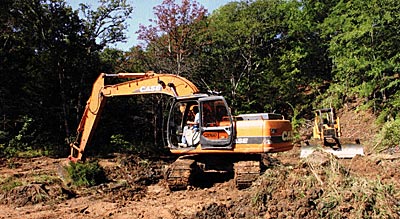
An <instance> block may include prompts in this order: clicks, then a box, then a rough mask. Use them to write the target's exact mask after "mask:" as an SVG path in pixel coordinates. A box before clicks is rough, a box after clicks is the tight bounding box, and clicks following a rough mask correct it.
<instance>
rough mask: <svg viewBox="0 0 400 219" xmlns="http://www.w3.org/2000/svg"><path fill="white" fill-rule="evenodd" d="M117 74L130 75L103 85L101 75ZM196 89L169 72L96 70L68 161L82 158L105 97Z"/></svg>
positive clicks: (184, 92) (182, 92) (183, 93)
mask: <svg viewBox="0 0 400 219" xmlns="http://www.w3.org/2000/svg"><path fill="white" fill-rule="evenodd" d="M107 77H117V78H127V79H132V80H129V81H125V82H122V83H118V84H114V85H105V78H107ZM198 92H199V89H198V88H197V87H196V86H195V85H194V84H193V83H192V82H190V81H189V80H187V79H185V78H183V77H180V76H178V75H173V74H156V73H154V72H147V73H119V74H104V73H102V74H100V76H99V77H98V78H97V80H96V81H95V82H94V84H93V88H92V92H91V95H90V97H89V100H88V101H87V103H86V107H85V110H84V113H83V116H82V119H81V121H80V123H79V126H78V129H77V138H76V140H75V142H73V143H71V144H70V147H71V154H70V155H69V157H68V158H69V159H70V160H71V161H78V160H81V159H82V155H83V152H84V150H85V147H86V145H87V144H88V142H89V141H90V139H91V137H92V136H93V133H94V129H95V127H96V125H97V122H98V120H99V118H100V114H101V110H102V109H103V106H104V104H105V100H106V98H107V97H113V96H128V95H129V96H130V95H137V94H166V95H170V96H174V97H177V96H189V95H193V94H196V93H198Z"/></svg>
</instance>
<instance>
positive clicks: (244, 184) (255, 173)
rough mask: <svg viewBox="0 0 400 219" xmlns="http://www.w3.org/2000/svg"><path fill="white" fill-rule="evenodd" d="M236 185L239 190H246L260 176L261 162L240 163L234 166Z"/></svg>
mask: <svg viewBox="0 0 400 219" xmlns="http://www.w3.org/2000/svg"><path fill="white" fill-rule="evenodd" d="M234 170H235V176H234V180H235V185H236V187H237V188H238V189H245V188H248V187H250V186H251V184H252V183H253V182H254V181H255V180H256V179H257V178H258V177H259V176H260V172H261V168H260V161H239V162H237V163H235V164H234Z"/></svg>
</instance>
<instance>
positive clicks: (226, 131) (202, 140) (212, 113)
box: [167, 95, 234, 149]
mask: <svg viewBox="0 0 400 219" xmlns="http://www.w3.org/2000/svg"><path fill="white" fill-rule="evenodd" d="M174 99H175V100H174V103H173V104H172V107H171V110H170V113H169V117H168V125H167V140H168V141H167V143H168V147H169V148H171V149H178V148H181V147H185V148H186V147H187V148H196V147H197V146H199V145H201V149H231V148H232V142H233V133H234V129H233V118H232V115H231V114H230V110H229V108H228V106H227V103H226V101H225V99H224V98H223V97H222V96H211V97H209V96H207V95H193V96H190V97H176V98H174ZM194 107H198V109H199V114H200V122H199V125H198V127H196V129H193V128H192V127H188V125H187V123H188V121H194V117H195V113H194V112H193V108H194ZM182 138H185V139H186V142H185V144H183V143H182Z"/></svg>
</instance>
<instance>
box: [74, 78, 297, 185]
mask: <svg viewBox="0 0 400 219" xmlns="http://www.w3.org/2000/svg"><path fill="white" fill-rule="evenodd" d="M108 77H117V78H127V79H129V80H127V81H125V82H122V83H118V84H113V85H105V78H108ZM141 94H166V95H170V96H172V97H173V98H171V99H172V103H171V108H170V111H169V116H168V120H167V121H168V123H167V127H166V131H167V134H166V138H167V139H166V141H165V142H167V147H168V148H169V150H170V152H171V153H172V154H175V155H179V158H178V159H177V160H176V161H175V162H174V163H172V164H171V165H170V166H169V168H168V170H167V172H166V174H165V175H166V181H167V183H168V187H169V188H170V189H171V190H178V189H185V188H186V187H187V186H189V185H195V184H196V179H198V177H197V176H199V174H201V173H207V172H223V173H233V175H234V180H235V184H236V186H237V187H238V188H247V187H248V186H250V185H251V184H252V182H253V181H254V180H255V179H256V178H257V177H258V176H259V175H260V171H261V159H262V158H261V155H262V154H265V153H275V152H283V151H288V150H291V149H292V148H293V143H292V140H293V133H292V125H291V123H290V121H289V120H286V119H284V117H283V116H282V115H280V114H277V113H254V114H241V115H237V116H232V115H231V111H230V108H229V107H228V105H227V102H226V100H225V98H224V97H222V96H215V95H211V94H206V93H200V92H199V89H198V88H197V87H196V86H195V85H194V84H193V83H192V82H190V81H189V80H187V79H186V78H183V77H180V76H178V75H173V74H156V73H154V72H147V73H119V74H105V73H102V74H100V76H99V77H98V78H97V80H96V81H95V83H94V84H93V89H92V93H91V96H90V98H89V100H88V101H87V105H86V108H85V111H84V113H83V116H82V119H81V122H80V124H79V126H78V129H77V138H76V140H75V142H73V143H71V145H70V147H71V154H70V155H69V159H70V160H71V161H74V162H76V161H79V160H82V156H83V153H84V151H85V147H86V146H87V145H88V144H89V142H90V139H91V137H92V136H93V133H94V130H95V127H96V124H97V122H98V120H99V118H100V114H101V110H102V109H103V107H104V104H105V100H106V98H107V97H115V96H129V95H141ZM195 106H196V108H197V109H198V113H199V121H198V124H197V127H196V128H195V129H193V128H192V127H189V126H188V125H187V124H188V121H193V119H194V115H193V113H192V109H193V108H194V107H195ZM187 130H190V131H187ZM183 138H186V141H185V143H182V139H183Z"/></svg>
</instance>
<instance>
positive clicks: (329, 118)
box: [313, 108, 341, 140]
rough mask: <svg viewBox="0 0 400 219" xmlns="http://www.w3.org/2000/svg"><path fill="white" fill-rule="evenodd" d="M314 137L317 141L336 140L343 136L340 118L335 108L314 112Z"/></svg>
mask: <svg viewBox="0 0 400 219" xmlns="http://www.w3.org/2000/svg"><path fill="white" fill-rule="evenodd" d="M314 113H315V118H314V122H315V124H314V128H313V136H314V138H317V139H322V140H326V139H336V138H338V137H340V135H341V129H340V123H339V118H338V117H337V116H336V113H335V110H334V109H333V108H326V109H318V110H315V111H314Z"/></svg>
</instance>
